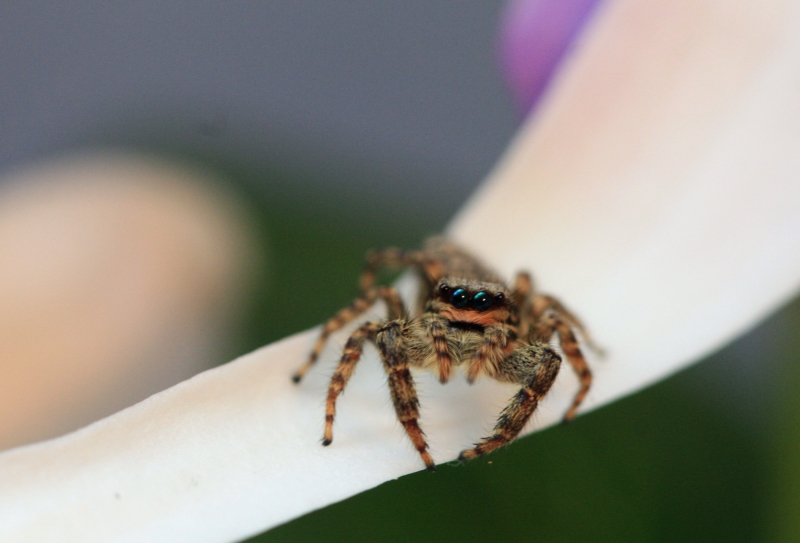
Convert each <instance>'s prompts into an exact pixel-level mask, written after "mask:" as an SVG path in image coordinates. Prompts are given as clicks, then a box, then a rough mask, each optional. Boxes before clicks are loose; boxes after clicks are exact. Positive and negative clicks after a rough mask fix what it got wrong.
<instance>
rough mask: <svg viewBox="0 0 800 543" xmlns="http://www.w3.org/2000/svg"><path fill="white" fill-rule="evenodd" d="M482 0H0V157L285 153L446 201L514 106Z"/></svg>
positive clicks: (342, 182)
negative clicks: (168, 151) (94, 147)
mask: <svg viewBox="0 0 800 543" xmlns="http://www.w3.org/2000/svg"><path fill="white" fill-rule="evenodd" d="M501 7H502V4H501V3H500V2H485V1H484V2H475V1H467V2H464V1H461V2H456V1H440V2H421V1H416V0H412V1H409V2H372V1H352V2H320V1H309V0H299V1H293V2H230V3H225V4H222V3H217V2H186V1H180V0H178V1H174V2H97V1H83V2H81V1H77V2H68V3H55V4H54V3H52V2H25V3H12V2H6V3H3V5H2V6H0V51H2V55H0V74H2V77H0V104H2V105H0V169H7V168H8V167H9V166H12V165H14V164H17V163H20V162H23V161H27V160H30V159H31V158H34V157H37V156H39V155H42V154H44V153H51V152H54V151H62V150H64V149H65V148H74V147H77V146H82V145H86V144H112V143H113V144H131V143H135V144H141V143H147V144H150V145H159V144H162V145H169V146H170V147H173V148H180V149H182V150H184V151H192V152H195V153H198V154H203V155H211V156H214V157H219V158H221V159H224V160H230V161H244V162H247V163H248V164H250V165H252V166H254V167H261V168H263V167H266V166H269V167H274V166H275V165H276V164H279V165H282V166H285V167H287V168H289V169H291V170H293V171H296V172H298V173H301V174H303V175H304V176H305V177H307V180H308V181H309V182H311V183H313V184H314V185H319V187H317V188H318V189H319V190H322V191H326V192H329V193H331V194H343V191H347V194H348V196H350V197H357V196H355V195H357V194H359V193H361V192H362V191H366V192H367V194H368V195H369V196H370V197H371V198H375V199H379V200H384V201H385V210H386V212H388V213H392V212H393V206H394V205H401V204H405V205H413V206H420V207H421V209H423V210H426V211H428V210H429V209H430V208H433V209H441V210H442V211H441V213H442V215H443V216H447V214H449V213H452V211H453V210H454V209H456V207H457V204H458V203H459V202H460V201H462V200H463V199H464V198H465V197H466V195H467V194H468V193H469V192H470V190H471V189H472V188H473V187H474V186H475V185H476V184H477V183H478V181H479V180H480V179H481V178H482V177H483V176H484V175H485V174H486V172H487V171H488V170H489V168H491V166H492V165H493V163H494V161H495V160H496V158H497V157H498V156H499V154H500V153H501V152H502V150H503V148H504V147H505V145H506V142H507V141H508V139H509V138H510V137H511V135H512V134H513V132H514V128H515V126H516V121H517V119H516V118H515V115H514V112H513V111H512V107H511V104H510V101H509V100H508V99H507V93H506V91H505V89H504V87H503V85H502V82H501V80H500V77H499V76H498V69H497V67H496V62H495V56H496V55H495V39H496V26H497V19H498V13H499V11H500V8H501Z"/></svg>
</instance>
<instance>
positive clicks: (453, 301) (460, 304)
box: [450, 288, 469, 309]
mask: <svg viewBox="0 0 800 543" xmlns="http://www.w3.org/2000/svg"><path fill="white" fill-rule="evenodd" d="M450 305H452V306H453V307H455V308H456V309H464V308H465V307H467V305H469V294H467V291H466V290H464V289H463V288H457V289H455V290H454V291H453V295H452V296H451V297H450Z"/></svg>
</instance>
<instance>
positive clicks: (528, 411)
mask: <svg viewBox="0 0 800 543" xmlns="http://www.w3.org/2000/svg"><path fill="white" fill-rule="evenodd" d="M560 367H561V358H560V357H559V356H558V354H556V352H555V351H554V350H552V349H551V348H550V347H548V346H547V345H546V344H544V343H538V342H537V343H534V344H532V345H528V346H525V347H520V348H519V349H517V350H516V351H514V352H513V353H511V354H510V355H509V356H508V357H507V358H505V359H503V360H502V361H501V362H500V364H499V365H498V369H497V375H496V376H495V377H496V378H497V379H499V380H502V381H508V382H512V383H519V384H521V385H523V386H522V388H521V389H520V391H519V392H518V393H517V394H516V395H515V396H514V397H513V398H512V399H511V403H509V404H508V406H507V407H506V408H505V409H504V410H503V412H502V413H501V414H500V418H499V419H498V420H497V424H496V425H495V427H494V434H493V435H492V436H489V437H487V438H484V439H483V440H482V441H481V442H480V443H478V444H477V445H475V447H474V448H472V449H467V450H465V451H462V452H461V454H460V455H459V456H458V459H459V460H462V461H463V460H469V459H471V458H475V457H476V456H480V455H481V454H486V453H488V452H491V451H493V450H495V449H497V448H499V447H502V446H503V445H505V444H506V443H509V442H510V441H512V440H513V439H514V438H515V437H517V435H518V434H519V433H520V432H521V431H522V428H523V427H524V426H525V423H527V422H528V420H529V419H530V418H531V415H533V412H534V411H536V407H537V406H538V405H539V401H540V400H541V399H542V398H543V397H544V395H545V394H547V391H548V390H550V387H551V386H552V385H553V382H554V381H555V380H556V376H557V375H558V370H559V368H560Z"/></svg>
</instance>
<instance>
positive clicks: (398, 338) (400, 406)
mask: <svg viewBox="0 0 800 543" xmlns="http://www.w3.org/2000/svg"><path fill="white" fill-rule="evenodd" d="M407 331H408V323H407V321H405V320H402V319H398V320H395V321H392V322H390V323H388V324H386V325H385V326H384V327H383V328H381V329H380V330H379V331H378V336H377V339H376V343H377V345H378V350H379V351H380V354H381V360H382V361H383V367H384V369H385V370H386V373H387V374H388V376H389V390H390V392H391V395H392V403H393V404H394V410H395V412H396V413H397V419H398V420H399V421H400V424H402V425H403V428H404V429H405V431H406V434H408V437H409V438H410V439H411V442H412V443H413V444H414V447H415V448H416V449H417V452H419V455H420V456H421V457H422V461H423V462H425V467H426V468H428V471H434V470H435V469H436V465H435V463H434V461H433V458H432V457H431V455H430V453H429V452H428V443H427V442H426V441H425V434H424V433H423V432H422V429H421V428H420V427H419V399H418V398H417V391H416V390H415V388H414V379H413V377H412V376H411V371H410V370H409V365H410V364H409V362H410V359H409V356H408V355H409V349H408V345H407V342H408V339H407V337H406V336H405V334H404V332H407Z"/></svg>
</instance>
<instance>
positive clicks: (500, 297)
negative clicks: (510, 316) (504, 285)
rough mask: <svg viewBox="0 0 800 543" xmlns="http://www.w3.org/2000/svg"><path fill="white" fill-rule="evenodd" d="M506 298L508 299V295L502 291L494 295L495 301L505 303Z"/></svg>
mask: <svg viewBox="0 0 800 543" xmlns="http://www.w3.org/2000/svg"><path fill="white" fill-rule="evenodd" d="M505 300H506V295H505V294H503V293H502V292H498V293H497V294H495V295H494V301H495V302H497V303H498V304H501V303H503V302H504V301H505Z"/></svg>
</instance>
